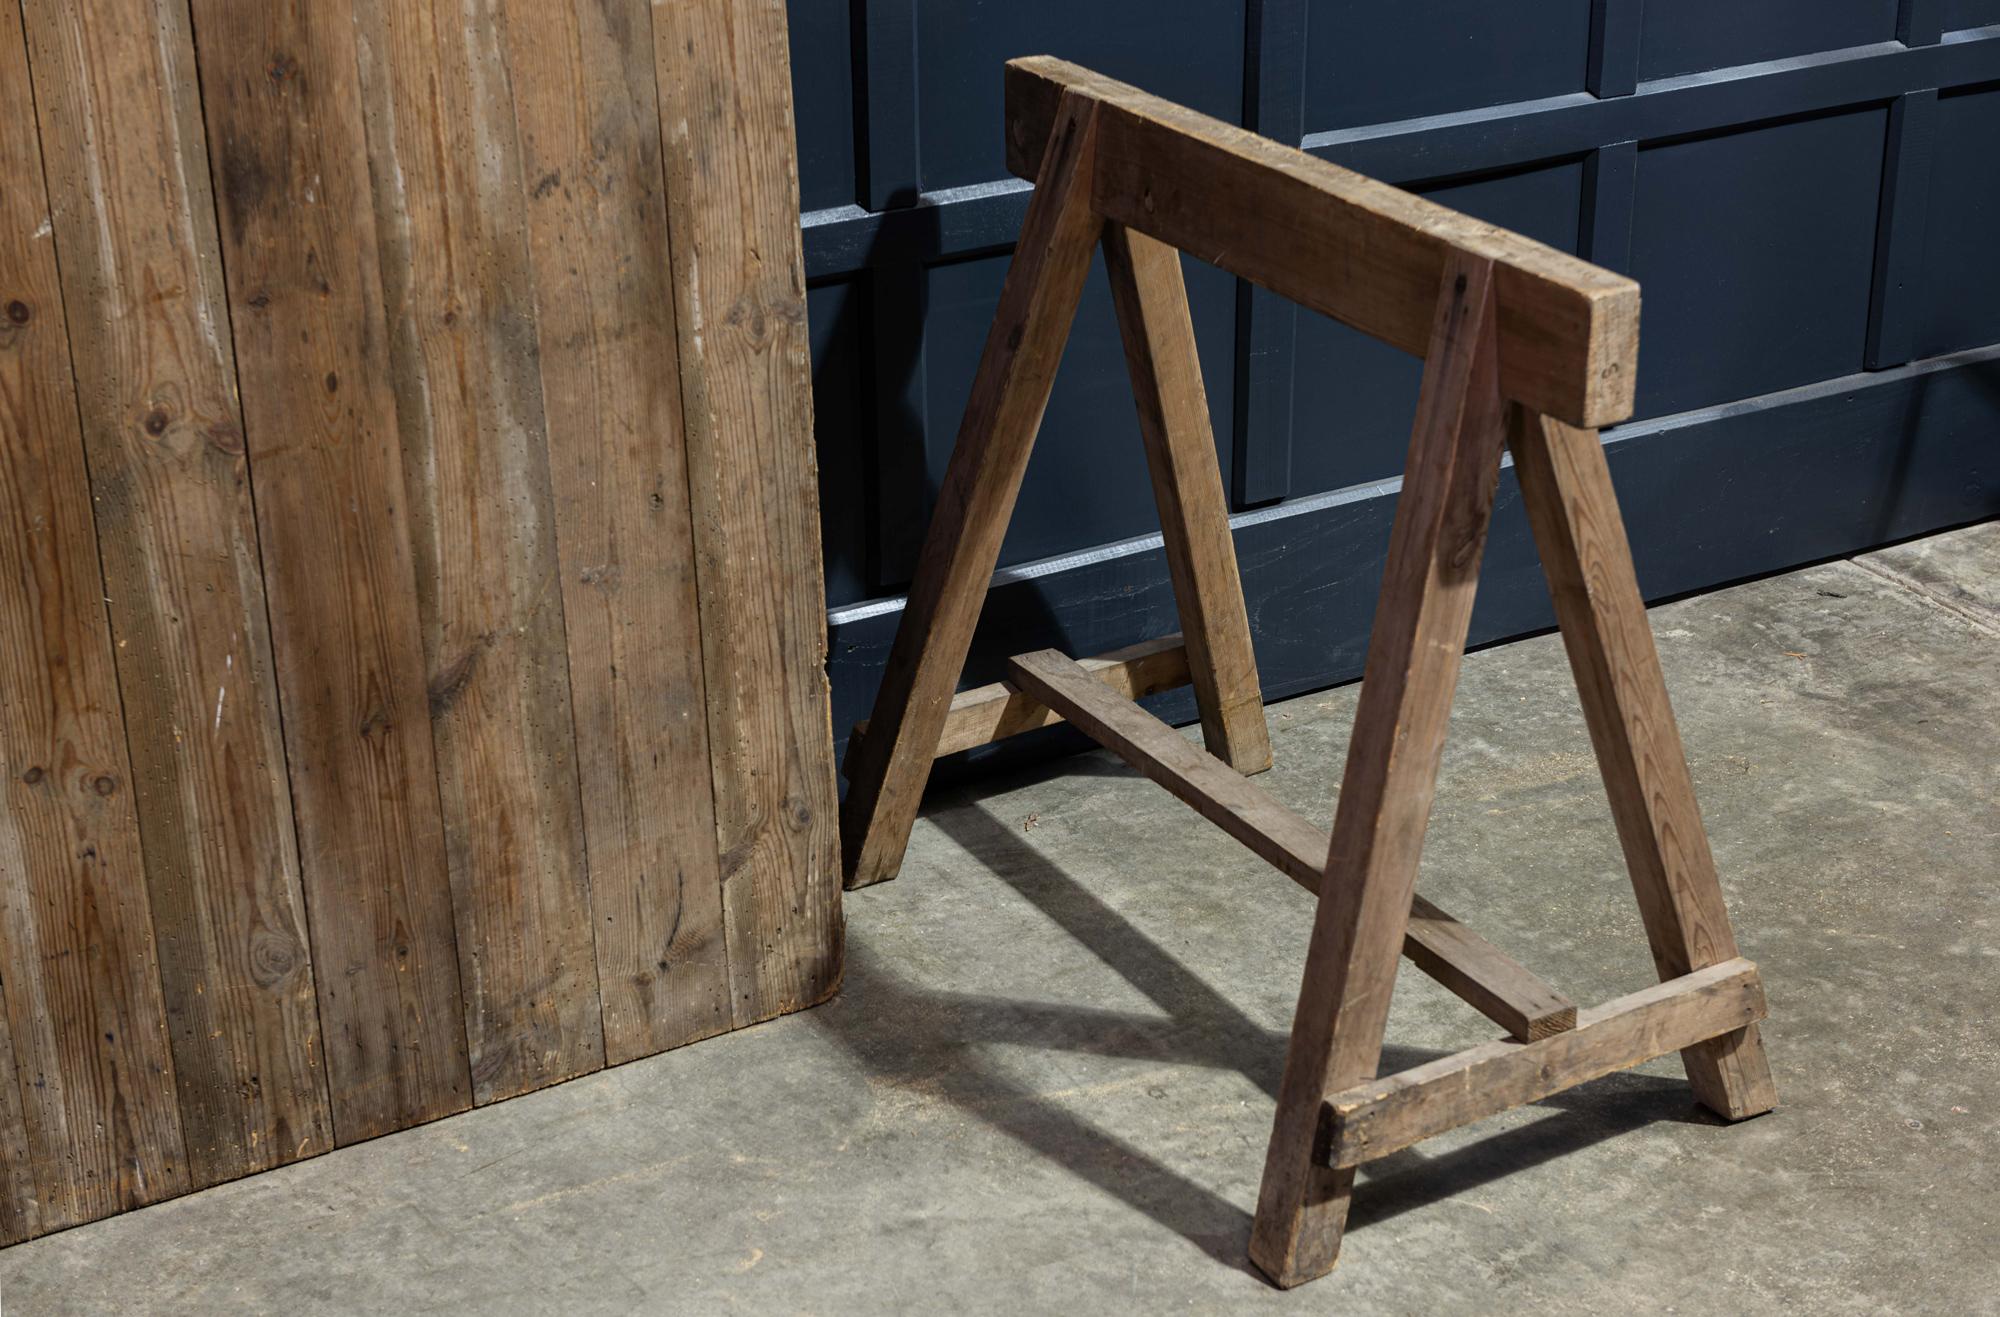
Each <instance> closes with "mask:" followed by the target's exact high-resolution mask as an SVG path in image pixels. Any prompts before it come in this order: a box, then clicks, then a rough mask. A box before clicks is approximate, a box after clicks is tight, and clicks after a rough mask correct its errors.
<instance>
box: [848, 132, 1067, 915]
mask: <svg viewBox="0 0 2000 1317" xmlns="http://www.w3.org/2000/svg"><path fill="white" fill-rule="evenodd" d="M1095 142H1096V111H1095V109H1094V107H1093V106H1092V104H1091V102H1089V101H1088V100H1085V99H1082V98H1079V97H1077V96H1075V95H1074V94H1065V96H1064V97H1063V101H1062V107H1061V109H1060V110H1059V111H1058V112H1057V115H1056V123H1055V129H1054V131H1053V132H1052V133H1051V135H1050V138H1049V149H1048V154H1047V156H1046V157H1045V158H1044V159H1043V161H1042V170H1041V174H1040V176H1039V177H1038V178H1037V179H1036V181H1035V195H1034V200H1033V201H1032V202H1031V203H1030V204H1029V206H1028V216H1027V220H1026V222H1025V223H1024V225H1023V227H1022V230H1021V241H1020V245H1019V246H1018V247H1017V248H1016V249H1015V254H1014V264H1013V266H1012V268H1010V269H1009V270H1008V272H1007V283H1006V287H1005V288H1004V289H1003V290H1002V292H1001V294H1000V309H999V312H998V314H997V315H996V316H995V318H994V321H993V329H992V332H991V333H990V334H989V335H988V336H987V340H986V352H985V355H984V356H983V357H982V358H981V359H980V363H979V375H978V377H977V378H976V379H975V380H974V381H973V385H972V397H971V399H970V400H969V401H968V402H967V404H966V409H965V420H964V423H963V424H962V425H961V426H960V429H959V434H958V443H957V445H956V446H955V447H954V448H953V449H952V454H951V464H950V465H949V466H948V467H947V468H946V469H945V477H944V485H943V487H942V488H941V489H940V490H939V491H938V503H937V510H936V512H935V513H934V514H933V515H932V517H931V525H930V531H929V532H928V534H927V535H926V536H925V538H924V548H923V554H922V556H921V557H919V558H918V560H917V572H916V579H915V581H914V582H913V583H912V585H911V587H910V598H909V602H908V603H907V604H906V605H904V608H903V620H902V624H901V625H900V626H898V627H897V628H896V643H895V647H894V648H893V649H891V650H890V652H889V662H888V666H887V667H886V668H885V669H884V670H883V673H882V686H881V689H880V691H879V692H878V693H877V694H876V696H875V711H874V713H873V714H872V715H870V717H869V719H868V735H867V737H866V738H865V739H864V740H863V741H862V744H861V750H860V753H859V754H857V755H855V756H854V758H853V762H852V764H851V765H850V768H849V775H848V790H847V800H846V802H845V804H844V805H843V806H842V809H841V818H840V839H841V858H842V867H843V868H844V869H845V871H846V874H845V876H846V881H847V885H848V886H849V887H866V886H868V885H869V884H871V883H878V882H881V881H883V880H884V879H888V878H893V877H895V876H896V871H897V870H898V869H899V868H901V867H902V863H903V850H904V847H906V846H907V845H908V844H909V840H910V828H911V826H912V825H913V824H914V823H915V822H916V817H917V806H918V804H919V803H920V802H921V801H922V799H923V791H924V782H925V781H926V779H928V778H929V776H930V767H931V754H932V751H933V750H934V749H935V748H936V746H937V743H938V737H939V735H940V734H941V733H942V732H943V730H944V720H945V715H946V714H947V713H948V712H949V711H950V708H951V697H952V693H953V691H954V690H955V689H956V688H957V686H958V679H959V674H960V673H961V672H962V671H963V670H964V667H965V655H966V651H967V650H968V649H970V648H971V645H972V632H973V628H974V627H975V626H976V625H977V624H978V622H979V609H980V605H982V604H983V603H984V602H985V601H986V586H987V583H988V581H989V580H990V579H991V578H992V576H993V568H994V566H995V565H996V564H997V563H998V562H999V560H1000V541H1001V539H1002V538H1003V537H1004V536H1005V535H1006V533H1007V522H1008V520H1009V519H1010V518H1011V517H1012V515H1013V511H1014V500H1015V499H1016V497H1018V496H1019V494H1020V492H1021V476H1022V473H1023V472H1025V471H1026V470H1027V466H1028V453H1029V451H1030V450H1031V449H1033V447H1034V444H1035V434H1036V432H1037V431H1038V430H1040V429H1041V424H1042V412H1043V411H1044V410H1045V409H1046V408H1047V407H1048V404H1049V391H1050V389H1051V388H1053V387H1054V384H1055V377H1056V367H1057V366H1058V365H1059V364H1061V361H1062V353H1063V347H1064V345H1065V344H1066V343H1068V341H1069V330H1070V323H1071V321H1072V320H1074V319H1075V316H1076V305H1077V302H1078V300H1079V299H1080V298H1081V297H1082V296H1083V281H1084V278H1085V276H1087V275H1088V274H1089V273H1090V258H1091V253H1092V252H1093V251H1094V250H1095V248H1096V246H1097V238H1098V235H1099V233H1101V232H1102V231H1103V228H1104V221H1103V220H1101V219H1100V218H1099V217H1098V216H1097V214H1096V213H1095V212H1094V211H1093V210H1092V209H1091V205H1090V186H1091V177H1092V174H1093V168H1092V164H1093V156H1094V153H1095V150H1096V146H1095Z"/></svg>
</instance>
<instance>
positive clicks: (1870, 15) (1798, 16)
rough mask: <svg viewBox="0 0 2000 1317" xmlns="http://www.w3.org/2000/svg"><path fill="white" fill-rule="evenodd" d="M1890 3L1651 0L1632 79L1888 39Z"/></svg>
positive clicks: (1892, 30) (1892, 29)
mask: <svg viewBox="0 0 2000 1317" xmlns="http://www.w3.org/2000/svg"><path fill="white" fill-rule="evenodd" d="M1896 5H1897V0H1651V2H1650V3H1648V4H1647V5H1646V21H1645V23H1644V25H1643V27H1642V29H1641V36H1640V45H1639V76H1640V77H1641V78H1669V77H1672V76H1674V75H1675V74H1678V73H1699V72H1701V71H1702V70H1704V69H1719V68H1726V67H1730V66H1733V65H1737V64H1756V63H1760V62H1761V61H1764V60H1768V59H1778V58H1780V57H1782V56H1786V55H1810V54H1813V53H1814V52H1816V51H1822V50H1839V49H1841V48H1842V47H1845V46H1865V45H1868V44H1869V43H1871V42H1876V41H1892V40H1894V39H1895V36H1896Z"/></svg>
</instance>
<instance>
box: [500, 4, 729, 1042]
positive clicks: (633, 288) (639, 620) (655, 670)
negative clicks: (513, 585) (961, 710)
mask: <svg viewBox="0 0 2000 1317" xmlns="http://www.w3.org/2000/svg"><path fill="white" fill-rule="evenodd" d="M506 42H507V46H506V49H507V55H508V61H509V65H510V68H511V70H512V75H513V93H514V114H515V118H516V121H517V123H518V125H519V133H520V139H519V145H520V151H521V155H522V165H523V168H522V179H523V181H524V182H525V183H526V184H527V187H528V196H529V198H530V205H529V207H528V215H527V221H528V238H529V244H530V257H531V260H532V264H533V269H534V291H535V308H536V327H537V330H538V334H539V345H540V362H541V380H542V393H543V396H544V398H545V400H546V404H547V424H548V433H549V445H550V452H551V466H552V476H553V485H554V491H555V499H556V501H555V530H556V543H557V547H558V550H559V553H560V556H561V574H562V598H563V611H564V617H565V620H566V623H567V627H568V639H569V674H570V687H571V692H572V699H573V700H574V715H575V724H576V757H577V765H578V768H579V770H580V773H581V778H582V787H583V814H584V825H585V836H586V839H587V844H588V849H589V854H590V883H591V900H592V904H593V907H594V911H595V915H596V920H595V927H596V930H597V936H596V947H597V951H596V954H597V968H598V991H599V994H600V996H601V999H602V1003H603V1015H604V1049H605V1055H606V1059H607V1060H608V1061H609V1062H611V1063H612V1064H617V1063H619V1062H622V1061H629V1060H631V1059H632V1058H634V1057H638V1056H645V1055H648V1054H650V1053H653V1052H658V1051H662V1050H664V1049H666V1048H669V1047H677V1046H679V1045H681V1044H683V1043H688V1042H692V1041H694V1040H696V1039H698V1038H705V1037H707V1036H709V1035H711V1034H715V1033H719V1032H721V1031H722V1030H724V1029H727V1028H729V1027H730V1023H731V1018H732V1017H731V1012H730V1003H729V961H728V942H727V939H726V938H725V937H724V933H723V923H722V889H721V884H720V878H719V870H718V867H717V857H716V824H715V812H714V810H715V807H714V800H713V796H712V794H711V792H710V791H709V790H707V789H705V787H706V784H707V783H708V781H709V760H708V717H707V707H706V696H705V693H704V688H703V681H702V667H701V664H702V646H701V629H700V620H699V613H698V607H699V606H698V603H697V599H696V593H695V570H694V527H693V523H692V519H691V514H690V512H689V507H688V471H687V451H686V447H685V445H684V444H683V443H682V441H681V429H682V426H681V393H680V376H679V371H678V368H677V362H678V356H679V350H680V347H679V336H678V334H677V332H676V328H675V309H674V293H673V284H672V274H671V265H670V261H669V254H668V248H667V212H666V202H665V200H664V197H665V191H666V184H665V175H664V170H663V166H662V163H661V154H660V116H659V101H658V92H657V85H656V78H655V73H654V48H653V39H652V15H651V13H650V10H649V6H648V5H647V4H646V2H645V0H537V2H536V3H518V2H516V3H510V4H509V5H508V7H507V11H506ZM690 783H696V784H702V787H701V789H694V790H690V789H689V784H690Z"/></svg>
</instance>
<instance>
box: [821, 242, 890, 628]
mask: <svg viewBox="0 0 2000 1317" xmlns="http://www.w3.org/2000/svg"><path fill="white" fill-rule="evenodd" d="M806 315H807V317H808V319H809V321H810V323H811V329H812V350H813V433H814V437H815V439H816V440H817V448H818V455H819V502H820V558H821V561H822V562H823V563H824V564H825V571H826V600H827V603H828V604H830V605H838V604H851V603H853V602H855V601H856V600H860V599H866V598H868V597H869V596H870V595H871V594H872V593H873V590H872V588H871V587H872V585H873V581H872V580H871V577H870V572H869V561H870V556H869V544H870V542H871V538H872V536H873V534H874V524H875V523H874V519H873V512H874V509H873V500H872V495H871V487H872V484H873V481H872V478H871V475H870V472H871V470H872V464H873V461H874V454H873V444H872V438H873V436H874V433H875V426H874V424H873V418H872V416H871V414H870V404H869V382H868V379H867V377H866V376H865V375H864V372H865V371H866V370H867V367H868V362H869V353H868V342H869V328H868V309H867V297H866V287H865V285H863V284H861V283H859V282H857V281H854V280H843V281H842V282H839V283H832V284H825V285H822V286H820V287H817V288H809V289H807V291H806Z"/></svg>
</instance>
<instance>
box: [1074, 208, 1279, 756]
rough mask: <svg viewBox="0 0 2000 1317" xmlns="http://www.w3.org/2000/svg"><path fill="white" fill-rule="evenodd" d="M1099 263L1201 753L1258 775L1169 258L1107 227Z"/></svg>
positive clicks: (1222, 505) (1224, 512) (1244, 612)
mask: <svg viewBox="0 0 2000 1317" xmlns="http://www.w3.org/2000/svg"><path fill="white" fill-rule="evenodd" d="M1104 266H1105V271H1106V273H1107V274H1108V275H1109V277H1110V281H1111V296H1112V300H1113V301H1114V302H1115V303H1116V304H1117V308H1118V326H1119V332H1120V333H1121V335H1122V336H1123V338H1124V342H1125V363H1126V366H1127V368H1128V370H1129V373H1130V374H1131V377H1132V393H1133V396H1134V397H1135V398H1136V399H1137V400H1138V404H1139V433H1140V434H1141V436H1142V437H1143V438H1144V440H1145V444H1146V467H1147V470H1148V471H1149V472H1150V473H1151V476H1152V482H1153V498H1154V501H1155V502H1156V503H1158V504H1159V508H1160V528H1161V532H1162V536H1163V538H1164V540H1165V542H1166V551H1167V573H1168V575H1169V576H1170V577H1171V578H1172V581H1173V586H1174V604H1175V606H1176V607H1177V608H1178V609H1179V611H1180V619H1181V634H1182V636H1183V637H1184V638H1185V641H1186V644H1187V655H1188V675H1189V677H1190V678H1191V679H1192V681H1193V684H1194V692H1195V703H1196V705H1197V707H1199V709H1200V710H1201V734H1202V739H1203V741H1204V743H1205V744H1206V745H1207V747H1208V752H1209V753H1210V754H1212V755H1214V756H1215V757H1216V758H1218V759H1220V760H1222V761H1223V762H1225V763H1227V764H1229V765H1230V766H1231V767H1233V768H1234V769H1235V770H1236V771H1237V772H1239V773H1261V772H1263V771H1264V770H1265V769H1267V768H1269V767H1270V766H1271V734H1270V729H1269V728H1268V727H1266V726H1265V723H1264V697H1263V692H1262V690H1261V689H1260V688H1259V686H1258V683H1257V659H1256V656H1255V654H1253V653H1252V652H1251V648H1250V614H1249V610H1248V609H1247V608H1246V607H1245V606H1244V603H1243V578H1242V574H1241V573H1240V572H1239V571H1238V570H1237V566H1236V540H1235V538H1234V537H1233V536H1232V535H1231V533H1230V529H1229V503H1228V500H1227V498H1226V496H1225V495H1224V494H1223V491H1222V469H1221V466H1220V464H1219V463H1218V462H1217V461H1216V457H1215V435H1214V433H1213V431H1211V430H1210V429H1209V418H1208V394H1207V391H1206V390H1205V389H1204V388H1203V387H1202V382H1201V358H1200V356H1199V355H1198V354H1197V353H1196V350H1195V341H1194V321H1193V319H1192V318H1191V317H1190V315H1189V312H1188V300H1187V286H1186V284H1185V282H1184V281H1183V277H1182V274H1181V254H1180V253H1179V252H1177V251H1175V250H1174V249H1173V248H1172V247H1169V246H1167V245H1166V244H1165V243H1163V242H1158V241H1156V240H1154V239H1152V238H1148V237H1147V236H1146V235H1145V234H1143V233H1134V232H1132V231H1131V230H1130V229H1127V228H1126V227H1125V226H1124V225H1122V224H1107V225H1106V226H1105V228H1104Z"/></svg>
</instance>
